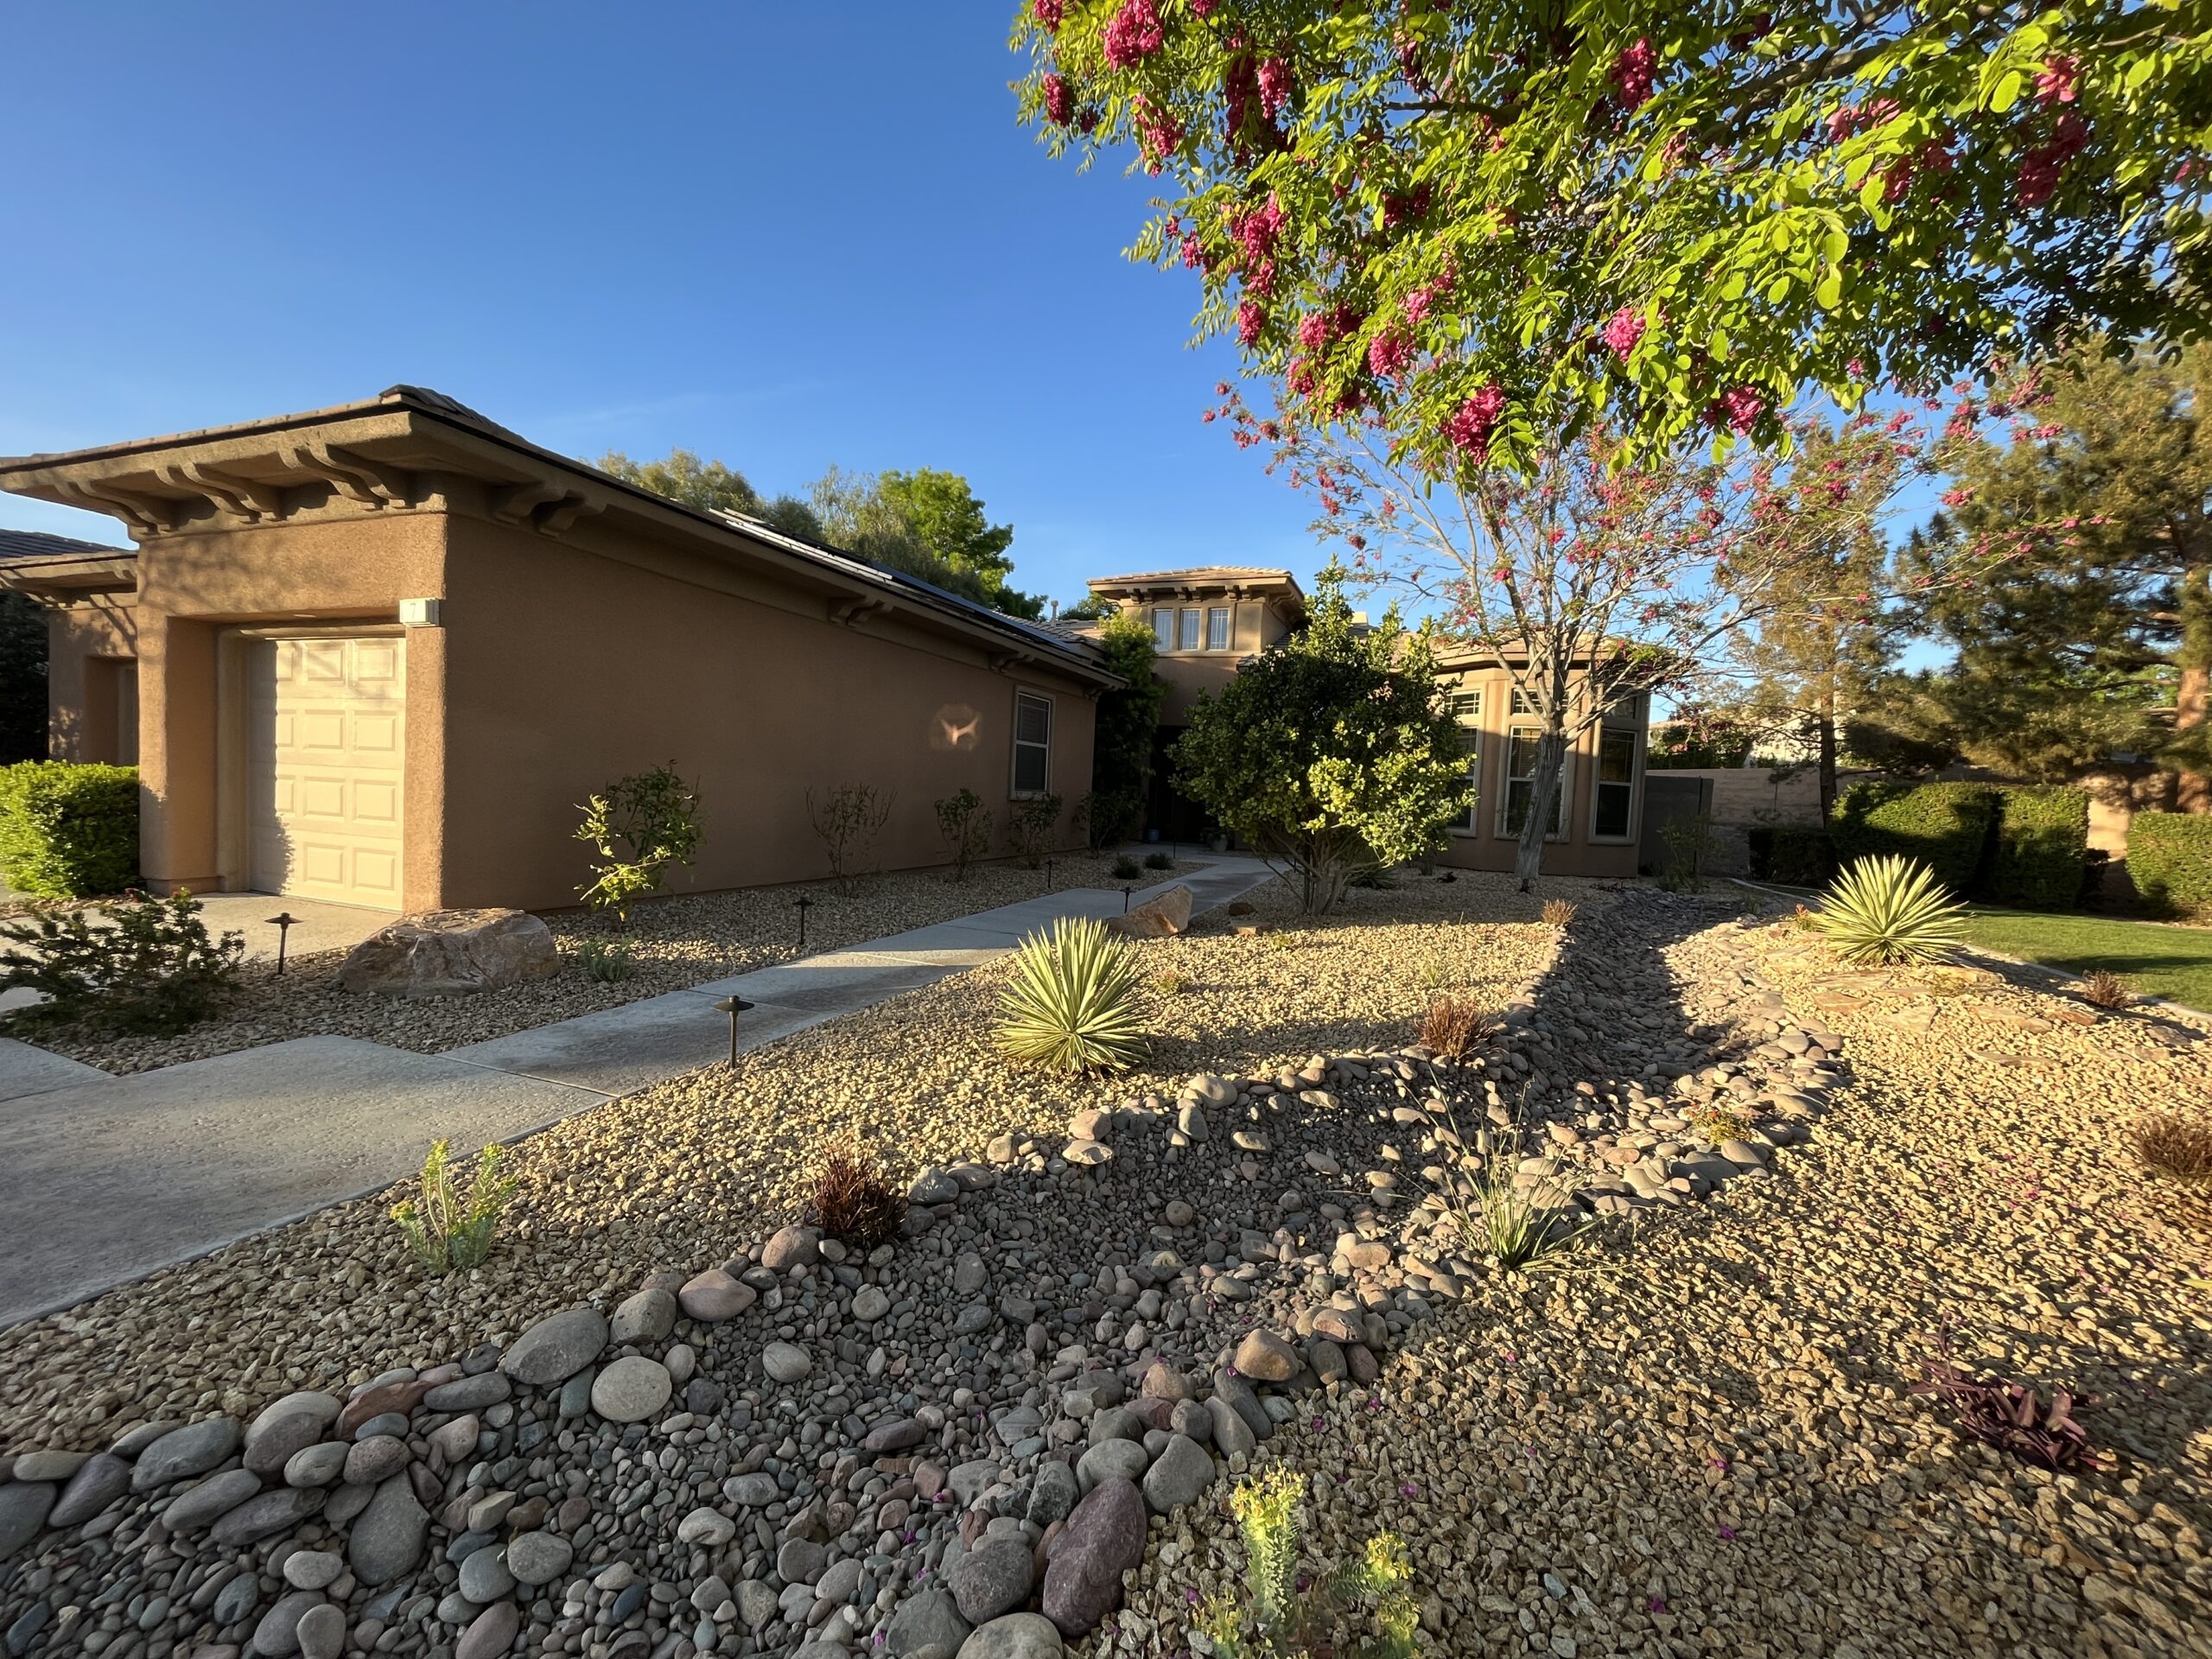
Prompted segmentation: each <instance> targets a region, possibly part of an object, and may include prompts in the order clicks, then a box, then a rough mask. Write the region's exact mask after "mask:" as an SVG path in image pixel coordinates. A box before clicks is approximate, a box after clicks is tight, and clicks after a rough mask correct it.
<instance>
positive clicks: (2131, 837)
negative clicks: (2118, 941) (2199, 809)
mask: <svg viewBox="0 0 2212 1659" xmlns="http://www.w3.org/2000/svg"><path fill="white" fill-rule="evenodd" d="M2127 874H2128V879H2129V880H2132V881H2133V882H2134V883H2135V890H2136V892H2138V893H2141V894H2142V895H2143V898H2144V901H2145V903H2146V904H2148V905H2149V906H2150V907H2151V908H2152V911H2153V912H2158V913H2161V914H2167V915H2179V916H2205V915H2212V816H2209V815H2206V814H2202V813H2192V812H2138V813H2137V814H2136V815H2135V817H2134V820H2133V823H2130V824H2129V825H2128V826H2127Z"/></svg>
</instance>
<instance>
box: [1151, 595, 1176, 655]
mask: <svg viewBox="0 0 2212 1659" xmlns="http://www.w3.org/2000/svg"><path fill="white" fill-rule="evenodd" d="M1152 642H1153V644H1154V646H1156V647H1157V648H1158V649H1160V650H1161V651H1173V650H1174V649H1175V613H1174V612H1173V611H1171V610H1169V609H1168V608H1167V607H1166V606H1164V605H1163V606H1161V607H1160V609H1158V610H1156V611H1154V613H1152Z"/></svg>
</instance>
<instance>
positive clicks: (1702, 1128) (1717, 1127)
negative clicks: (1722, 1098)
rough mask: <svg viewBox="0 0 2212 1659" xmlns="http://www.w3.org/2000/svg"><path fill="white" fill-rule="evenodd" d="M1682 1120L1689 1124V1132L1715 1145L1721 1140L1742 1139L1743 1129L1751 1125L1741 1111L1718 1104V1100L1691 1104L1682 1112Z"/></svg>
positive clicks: (1749, 1120)
mask: <svg viewBox="0 0 2212 1659" xmlns="http://www.w3.org/2000/svg"><path fill="white" fill-rule="evenodd" d="M1682 1120H1683V1122H1687V1123H1688V1125H1689V1126H1690V1130H1691V1133H1693V1134H1694V1135H1697V1136H1698V1137H1699V1139H1700V1140H1702V1141H1706V1142H1707V1144H1708V1145H1711V1146H1715V1147H1717V1146H1719V1144H1720V1143H1721V1142H1722V1141H1740V1140H1742V1139H1743V1137H1744V1131H1745V1130H1746V1129H1748V1128H1751V1119H1750V1118H1748V1117H1746V1116H1744V1115H1743V1114H1742V1113H1741V1112H1738V1111H1735V1110H1732V1109H1730V1108H1728V1107H1726V1106H1724V1105H1722V1104H1720V1103H1719V1102H1718V1101H1707V1102H1704V1103H1700V1104H1699V1105H1696V1106H1693V1107H1692V1108H1691V1109H1689V1110H1688V1111H1687V1112H1685V1113H1683V1114H1682Z"/></svg>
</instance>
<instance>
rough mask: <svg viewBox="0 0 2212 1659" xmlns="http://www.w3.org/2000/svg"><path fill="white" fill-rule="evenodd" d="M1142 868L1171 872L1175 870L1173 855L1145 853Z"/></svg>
mask: <svg viewBox="0 0 2212 1659" xmlns="http://www.w3.org/2000/svg"><path fill="white" fill-rule="evenodd" d="M1144 867H1145V868H1147V870H1172V869H1173V868H1175V858H1174V855H1173V854H1172V853H1147V854H1146V855H1144Z"/></svg>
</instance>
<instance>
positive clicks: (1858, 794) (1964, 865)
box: [1830, 782, 1998, 893]
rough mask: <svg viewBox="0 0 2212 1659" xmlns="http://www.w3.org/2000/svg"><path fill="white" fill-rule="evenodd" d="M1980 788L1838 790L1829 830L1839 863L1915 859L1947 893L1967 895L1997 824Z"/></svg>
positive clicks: (1992, 796)
mask: <svg viewBox="0 0 2212 1659" xmlns="http://www.w3.org/2000/svg"><path fill="white" fill-rule="evenodd" d="M1997 810H1998V793H1997V791H1995V790H1993V789H1992V788H1991V787H1990V786H1989V785H1986V784H1950V783H1944V784H1896V783H1872V782H1869V783H1859V784H1853V785H1852V786H1851V787H1850V788H1849V789H1847V790H1846V791H1844V792H1843V797H1842V798H1841V799H1840V800H1839V801H1837V802H1836V804H1835V820H1834V823H1833V824H1831V825H1830V833H1831V834H1832V836H1834V842H1835V853H1836V857H1837V859H1838V860H1839V861H1842V862H1846V863H1856V862H1858V861H1861V860H1863V859H1868V858H1882V857H1895V858H1909V859H1917V860H1919V861H1921V862H1922V863H1923V864H1925V865H1927V866H1928V868H1929V869H1930V870H1931V871H1933V872H1934V873H1935V877H1936V880H1937V881H1939V882H1941V883H1942V885H1943V886H1944V887H1948V889H1950V891H1951V892H1953V893H1972V892H1974V890H1975V888H1976V886H1977V885H1978V882H1979V879H1980V874H1981V872H1982V868H1983V864H1984V861H1985V860H1986V857H1987V856H1988V849H1989V844H1990V837H1991V836H1992V835H1993V833H1994V831H1995V829H1996V825H1997Z"/></svg>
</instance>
